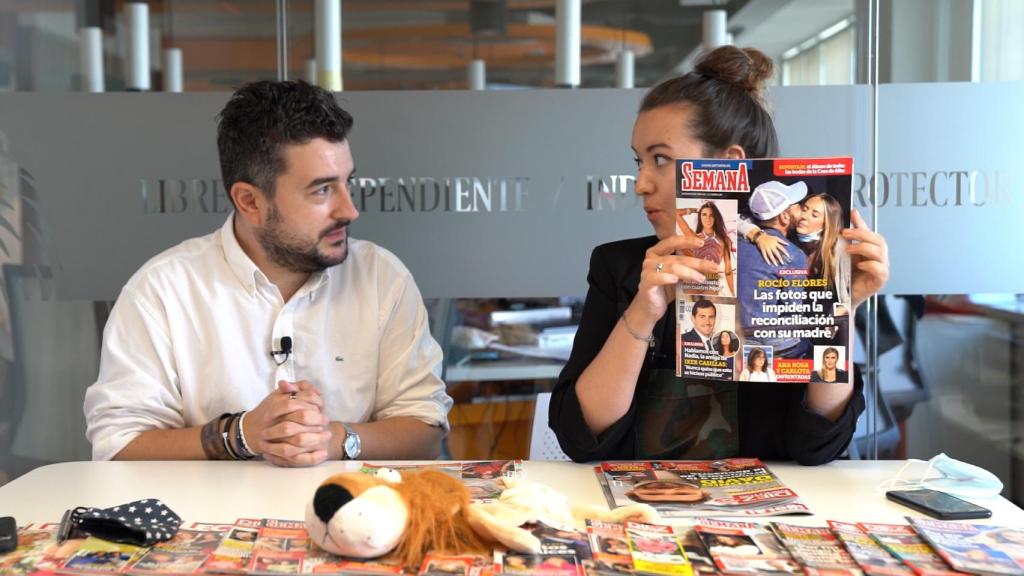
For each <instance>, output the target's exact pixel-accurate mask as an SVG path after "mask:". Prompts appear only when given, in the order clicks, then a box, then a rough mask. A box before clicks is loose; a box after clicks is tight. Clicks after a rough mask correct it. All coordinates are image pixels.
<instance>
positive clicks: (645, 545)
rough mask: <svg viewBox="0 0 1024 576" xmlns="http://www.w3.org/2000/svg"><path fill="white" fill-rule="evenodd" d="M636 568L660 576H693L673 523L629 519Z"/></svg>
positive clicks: (640, 572)
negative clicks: (647, 522) (672, 525)
mask: <svg viewBox="0 0 1024 576" xmlns="http://www.w3.org/2000/svg"><path fill="white" fill-rule="evenodd" d="M624 528H625V533H626V541H627V542H628V543H629V551H630V554H631V555H632V556H633V571H634V572H635V573H637V574H654V575H657V576H692V575H693V565H692V564H690V560H689V559H688V558H687V557H686V552H684V551H683V545H682V543H681V542H679V537H678V536H676V534H675V530H673V528H672V527H671V526H662V525H658V524H643V523H641V522H626V523H625V525H624Z"/></svg>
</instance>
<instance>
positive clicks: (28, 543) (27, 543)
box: [0, 524, 80, 574]
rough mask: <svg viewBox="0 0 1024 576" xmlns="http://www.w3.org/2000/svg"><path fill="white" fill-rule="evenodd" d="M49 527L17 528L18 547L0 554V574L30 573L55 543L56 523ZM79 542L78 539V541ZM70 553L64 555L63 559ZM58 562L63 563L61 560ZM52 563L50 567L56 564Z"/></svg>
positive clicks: (52, 548) (53, 547)
mask: <svg viewBox="0 0 1024 576" xmlns="http://www.w3.org/2000/svg"><path fill="white" fill-rule="evenodd" d="M50 526H51V528H49V529H45V528H33V527H32V525H28V526H22V527H20V528H18V547H17V548H15V549H14V551H12V552H8V553H7V554H4V555H0V574H31V573H32V572H34V571H35V570H36V566H37V565H38V564H40V563H41V562H42V561H43V560H44V559H45V558H46V557H47V556H48V552H52V551H53V550H54V549H55V548H56V544H57V525H56V524H51V525H50ZM79 542H80V541H79ZM68 556H70V554H66V555H65V559H66V558H67V557H68ZM60 564H63V562H61V563H60ZM58 565H59V564H56V565H53V564H52V563H51V568H53V567H56V566H58Z"/></svg>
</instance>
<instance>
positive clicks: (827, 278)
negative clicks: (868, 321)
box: [676, 157, 853, 383]
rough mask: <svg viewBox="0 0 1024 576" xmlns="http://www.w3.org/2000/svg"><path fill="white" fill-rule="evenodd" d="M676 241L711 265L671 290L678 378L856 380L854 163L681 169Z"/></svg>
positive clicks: (680, 165) (746, 163) (693, 164)
mask: <svg viewBox="0 0 1024 576" xmlns="http://www.w3.org/2000/svg"><path fill="white" fill-rule="evenodd" d="M676 178H677V182H678V184H679V187H678V189H677V191H676V233H677V234H680V235H683V236H689V237H694V238H698V239H700V240H702V241H703V245H702V246H700V247H699V248H693V249H688V250H686V251H684V255H685V256H690V257H693V258H699V259H702V260H707V261H710V262H713V263H715V264H716V265H717V266H718V271H717V272H715V273H711V274H707V275H706V276H705V278H704V281H702V282H689V281H684V282H680V283H679V284H678V285H677V287H676V313H677V314H678V316H677V322H676V326H677V330H678V333H677V334H676V375H677V376H683V377H686V378H701V379H707V380H749V381H762V382H835V383H848V382H849V381H850V358H849V356H850V354H849V351H850V344H851V342H852V329H853V326H852V324H851V323H850V312H851V304H850V300H851V292H850V282H851V268H850V258H849V255H848V254H847V253H846V241H845V240H843V239H842V237H841V236H840V234H839V231H840V230H842V229H843V228H845V227H848V226H849V225H850V206H851V204H850V202H851V190H852V182H853V159H852V158H850V157H837V158H768V159H759V160H707V159H703V160H695V159H682V160H677V161H676Z"/></svg>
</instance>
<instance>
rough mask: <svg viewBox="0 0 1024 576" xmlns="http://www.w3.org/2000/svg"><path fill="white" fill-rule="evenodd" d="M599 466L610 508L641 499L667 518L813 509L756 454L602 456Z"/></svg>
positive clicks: (796, 511) (774, 514)
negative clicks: (642, 458)
mask: <svg viewBox="0 0 1024 576" xmlns="http://www.w3.org/2000/svg"><path fill="white" fill-rule="evenodd" d="M595 472H596V473H597V474H598V481H599V482H601V483H602V489H603V490H604V491H605V496H606V497H607V498H608V506H609V507H611V508H618V507H619V506H625V505H628V504H635V503H637V502H640V503H645V504H650V505H651V506H654V507H655V508H656V509H657V510H658V512H659V513H661V514H662V516H665V517H668V518H678V517H685V516H709V515H714V516H778V515H783V514H810V513H811V511H810V509H809V508H808V507H807V506H806V505H804V503H803V502H801V501H800V498H799V496H797V494H796V493H795V492H793V491H792V490H790V489H789V488H787V487H786V486H784V485H783V484H782V482H780V481H779V479H778V477H776V476H775V474H773V473H772V472H771V470H769V469H768V467H767V466H765V465H764V464H763V463H762V462H761V461H760V460H758V459H757V458H727V459H724V460H675V461H641V462H602V463H601V466H600V468H596V467H595Z"/></svg>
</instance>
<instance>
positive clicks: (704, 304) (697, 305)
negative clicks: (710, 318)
mask: <svg viewBox="0 0 1024 576" xmlns="http://www.w3.org/2000/svg"><path fill="white" fill-rule="evenodd" d="M701 308H711V309H712V310H714V311H715V315H716V316H717V315H718V309H717V308H715V303H714V302H712V301H711V300H697V301H696V302H694V303H693V309H692V310H690V316H694V317H696V316H697V310H700V309H701Z"/></svg>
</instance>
